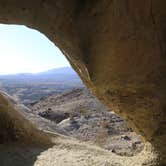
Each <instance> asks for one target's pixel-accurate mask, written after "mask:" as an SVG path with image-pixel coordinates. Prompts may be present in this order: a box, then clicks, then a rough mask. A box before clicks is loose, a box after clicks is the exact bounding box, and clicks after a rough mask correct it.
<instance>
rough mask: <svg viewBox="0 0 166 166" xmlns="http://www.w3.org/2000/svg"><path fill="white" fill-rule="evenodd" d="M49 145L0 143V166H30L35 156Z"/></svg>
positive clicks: (35, 158)
mask: <svg viewBox="0 0 166 166" xmlns="http://www.w3.org/2000/svg"><path fill="white" fill-rule="evenodd" d="M50 147H51V146H43V147H42V146H41V147H40V146H28V145H20V144H19V145H17V144H9V145H0V165H1V166H32V165H34V163H35V161H36V160H37V156H38V155H40V154H41V153H42V152H44V151H45V150H47V149H49V148H50Z"/></svg>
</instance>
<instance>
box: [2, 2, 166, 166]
mask: <svg viewBox="0 0 166 166" xmlns="http://www.w3.org/2000/svg"><path fill="white" fill-rule="evenodd" d="M0 22H1V23H15V24H24V25H27V26H29V27H32V28H35V29H37V30H39V31H41V32H43V33H44V34H45V35H47V36H48V37H49V38H50V40H52V41H53V42H54V43H55V44H56V45H57V46H59V48H60V49H61V50H62V51H63V52H64V54H65V55H66V57H67V58H68V60H69V61H70V63H71V64H72V66H73V67H74V68H75V69H76V71H77V72H78V73H79V75H80V76H81V78H82V79H83V81H84V82H85V84H86V85H87V86H88V87H89V88H91V89H92V91H93V92H94V93H95V94H96V96H97V97H98V98H99V99H100V100H101V101H103V102H104V103H106V104H107V105H108V106H109V107H110V108H112V109H113V110H114V111H116V112H117V113H118V114H119V115H121V116H122V117H124V118H125V119H126V120H127V121H128V122H129V124H130V125H131V126H132V127H133V128H134V129H135V130H136V131H137V132H139V133H140V134H141V135H142V136H143V138H145V140H148V141H150V142H151V143H152V145H153V146H154V149H155V150H156V151H157V152H158V153H159V157H158V161H157V164H158V165H162V164H163V165H164V164H166V157H165V156H166V110H165V109H166V102H165V101H166V57H165V54H166V34H165V29H166V1H165V0H146V1H144V0H139V1H138V0H126V1H122V0H102V1H101V0H91V1H87V0H70V2H69V1H68V0H35V1H31V0H29V1H27V0H22V1H19V0H14V1H13V0H0Z"/></svg>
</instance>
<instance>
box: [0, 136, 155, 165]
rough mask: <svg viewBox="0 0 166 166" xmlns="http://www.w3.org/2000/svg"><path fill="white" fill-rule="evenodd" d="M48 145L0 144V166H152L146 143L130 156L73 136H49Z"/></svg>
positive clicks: (150, 154) (149, 148) (151, 155)
mask: <svg viewBox="0 0 166 166" xmlns="http://www.w3.org/2000/svg"><path fill="white" fill-rule="evenodd" d="M53 142H54V145H53V146H51V147H27V146H19V147H18V146H17V145H12V144H11V145H8V146H5V145H3V146H2V145H0V165H1V166H32V165H33V166H145V165H147V166H150V165H151V166H152V165H153V163H152V159H153V158H154V155H153V154H152V152H151V147H150V145H149V144H146V145H145V148H144V150H143V151H142V152H141V153H139V154H138V155H136V156H134V157H122V156H117V155H116V154H114V153H112V152H110V151H107V150H103V149H101V148H99V147H97V146H94V145H92V144H88V143H83V142H80V141H78V140H75V139H73V138H67V137H66V138H63V137H56V138H55V137H53Z"/></svg>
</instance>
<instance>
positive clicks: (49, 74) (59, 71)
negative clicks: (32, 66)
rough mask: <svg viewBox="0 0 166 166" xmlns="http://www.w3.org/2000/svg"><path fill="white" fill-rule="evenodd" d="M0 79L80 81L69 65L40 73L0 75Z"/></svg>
mask: <svg viewBox="0 0 166 166" xmlns="http://www.w3.org/2000/svg"><path fill="white" fill-rule="evenodd" d="M0 79H5V80H6V79H7V80H11V79H12V80H13V81H14V80H19V81H27V80H28V81H39V80H40V81H41V82H43V81H44V82H45V81H48V82H49V81H56V82H59V81H60V82H66V81H67V82H68V83H70V82H74V83H81V82H82V81H81V80H80V78H79V76H78V74H77V73H76V72H75V71H74V70H73V69H72V68H71V67H62V68H55V69H51V70H48V71H44V72H40V73H35V74H34V73H18V74H7V75H0Z"/></svg>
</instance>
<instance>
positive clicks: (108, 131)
mask: <svg viewBox="0 0 166 166" xmlns="http://www.w3.org/2000/svg"><path fill="white" fill-rule="evenodd" d="M31 109H32V111H33V114H36V115H40V116H41V117H43V118H45V119H47V120H50V121H51V122H52V123H54V124H55V125H56V127H58V129H59V130H62V131H63V132H64V133H66V134H67V135H68V136H71V137H74V138H77V139H79V140H81V141H88V142H91V143H94V144H97V145H98V146H101V147H102V148H105V149H107V150H110V151H112V152H114V153H117V154H120V155H128V156H132V155H134V154H136V153H138V152H139V151H141V149H142V148H143V144H142V143H141V141H140V139H139V137H138V136H137V135H136V134H135V133H134V132H132V130H131V129H130V128H128V127H127V124H126V123H125V122H124V121H123V120H122V119H121V118H120V117H118V116H117V115H116V114H115V113H114V112H112V111H110V110H109V109H108V108H107V107H106V106H104V105H103V104H101V102H99V101H98V100H97V99H96V98H95V97H94V96H93V95H92V93H91V92H90V91H89V90H87V89H86V88H81V89H78V88H77V89H73V90H71V91H68V92H65V93H63V94H59V95H54V94H53V95H50V96H48V97H45V98H42V99H41V100H40V101H38V102H36V103H33V104H31Z"/></svg>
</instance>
